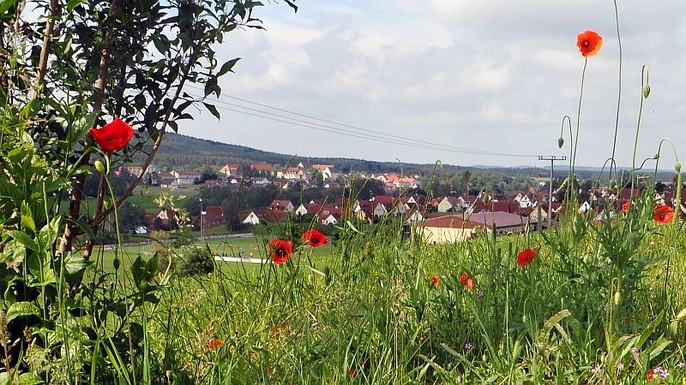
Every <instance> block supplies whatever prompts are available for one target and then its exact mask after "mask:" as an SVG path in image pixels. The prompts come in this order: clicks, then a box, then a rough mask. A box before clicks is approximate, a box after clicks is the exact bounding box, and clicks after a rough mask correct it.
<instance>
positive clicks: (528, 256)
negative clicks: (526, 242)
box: [517, 249, 536, 267]
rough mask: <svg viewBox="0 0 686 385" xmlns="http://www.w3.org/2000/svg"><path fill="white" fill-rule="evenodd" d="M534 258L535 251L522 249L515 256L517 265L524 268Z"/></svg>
mask: <svg viewBox="0 0 686 385" xmlns="http://www.w3.org/2000/svg"><path fill="white" fill-rule="evenodd" d="M535 257H536V250H533V249H524V250H522V251H520V252H519V254H517V264H518V265H519V266H522V267H524V266H526V265H528V264H530V263H531V262H532V261H533V260H534V258H535Z"/></svg>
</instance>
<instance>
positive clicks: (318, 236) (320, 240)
mask: <svg viewBox="0 0 686 385" xmlns="http://www.w3.org/2000/svg"><path fill="white" fill-rule="evenodd" d="M303 240H304V241H305V242H307V243H308V244H309V245H310V246H312V247H318V246H321V245H325V244H326V242H327V240H326V235H324V234H322V233H321V232H319V231H317V230H308V231H305V232H304V233H303Z"/></svg>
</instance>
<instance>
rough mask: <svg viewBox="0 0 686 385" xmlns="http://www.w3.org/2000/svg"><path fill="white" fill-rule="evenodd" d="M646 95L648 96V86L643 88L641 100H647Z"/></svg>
mask: <svg viewBox="0 0 686 385" xmlns="http://www.w3.org/2000/svg"><path fill="white" fill-rule="evenodd" d="M648 95H650V84H646V85H645V86H643V99H648Z"/></svg>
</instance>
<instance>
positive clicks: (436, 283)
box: [431, 275, 438, 287]
mask: <svg viewBox="0 0 686 385" xmlns="http://www.w3.org/2000/svg"><path fill="white" fill-rule="evenodd" d="M431 285H433V286H434V287H438V277H437V276H435V275H432V276H431Z"/></svg>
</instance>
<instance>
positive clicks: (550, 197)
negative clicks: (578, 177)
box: [538, 155, 567, 228]
mask: <svg viewBox="0 0 686 385" xmlns="http://www.w3.org/2000/svg"><path fill="white" fill-rule="evenodd" d="M538 160H549V161H550V186H549V187H550V191H549V192H548V228H551V227H552V226H553V222H552V221H553V216H552V211H553V163H554V162H555V161H556V160H567V157H566V156H555V155H549V156H545V155H539V156H538Z"/></svg>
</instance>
